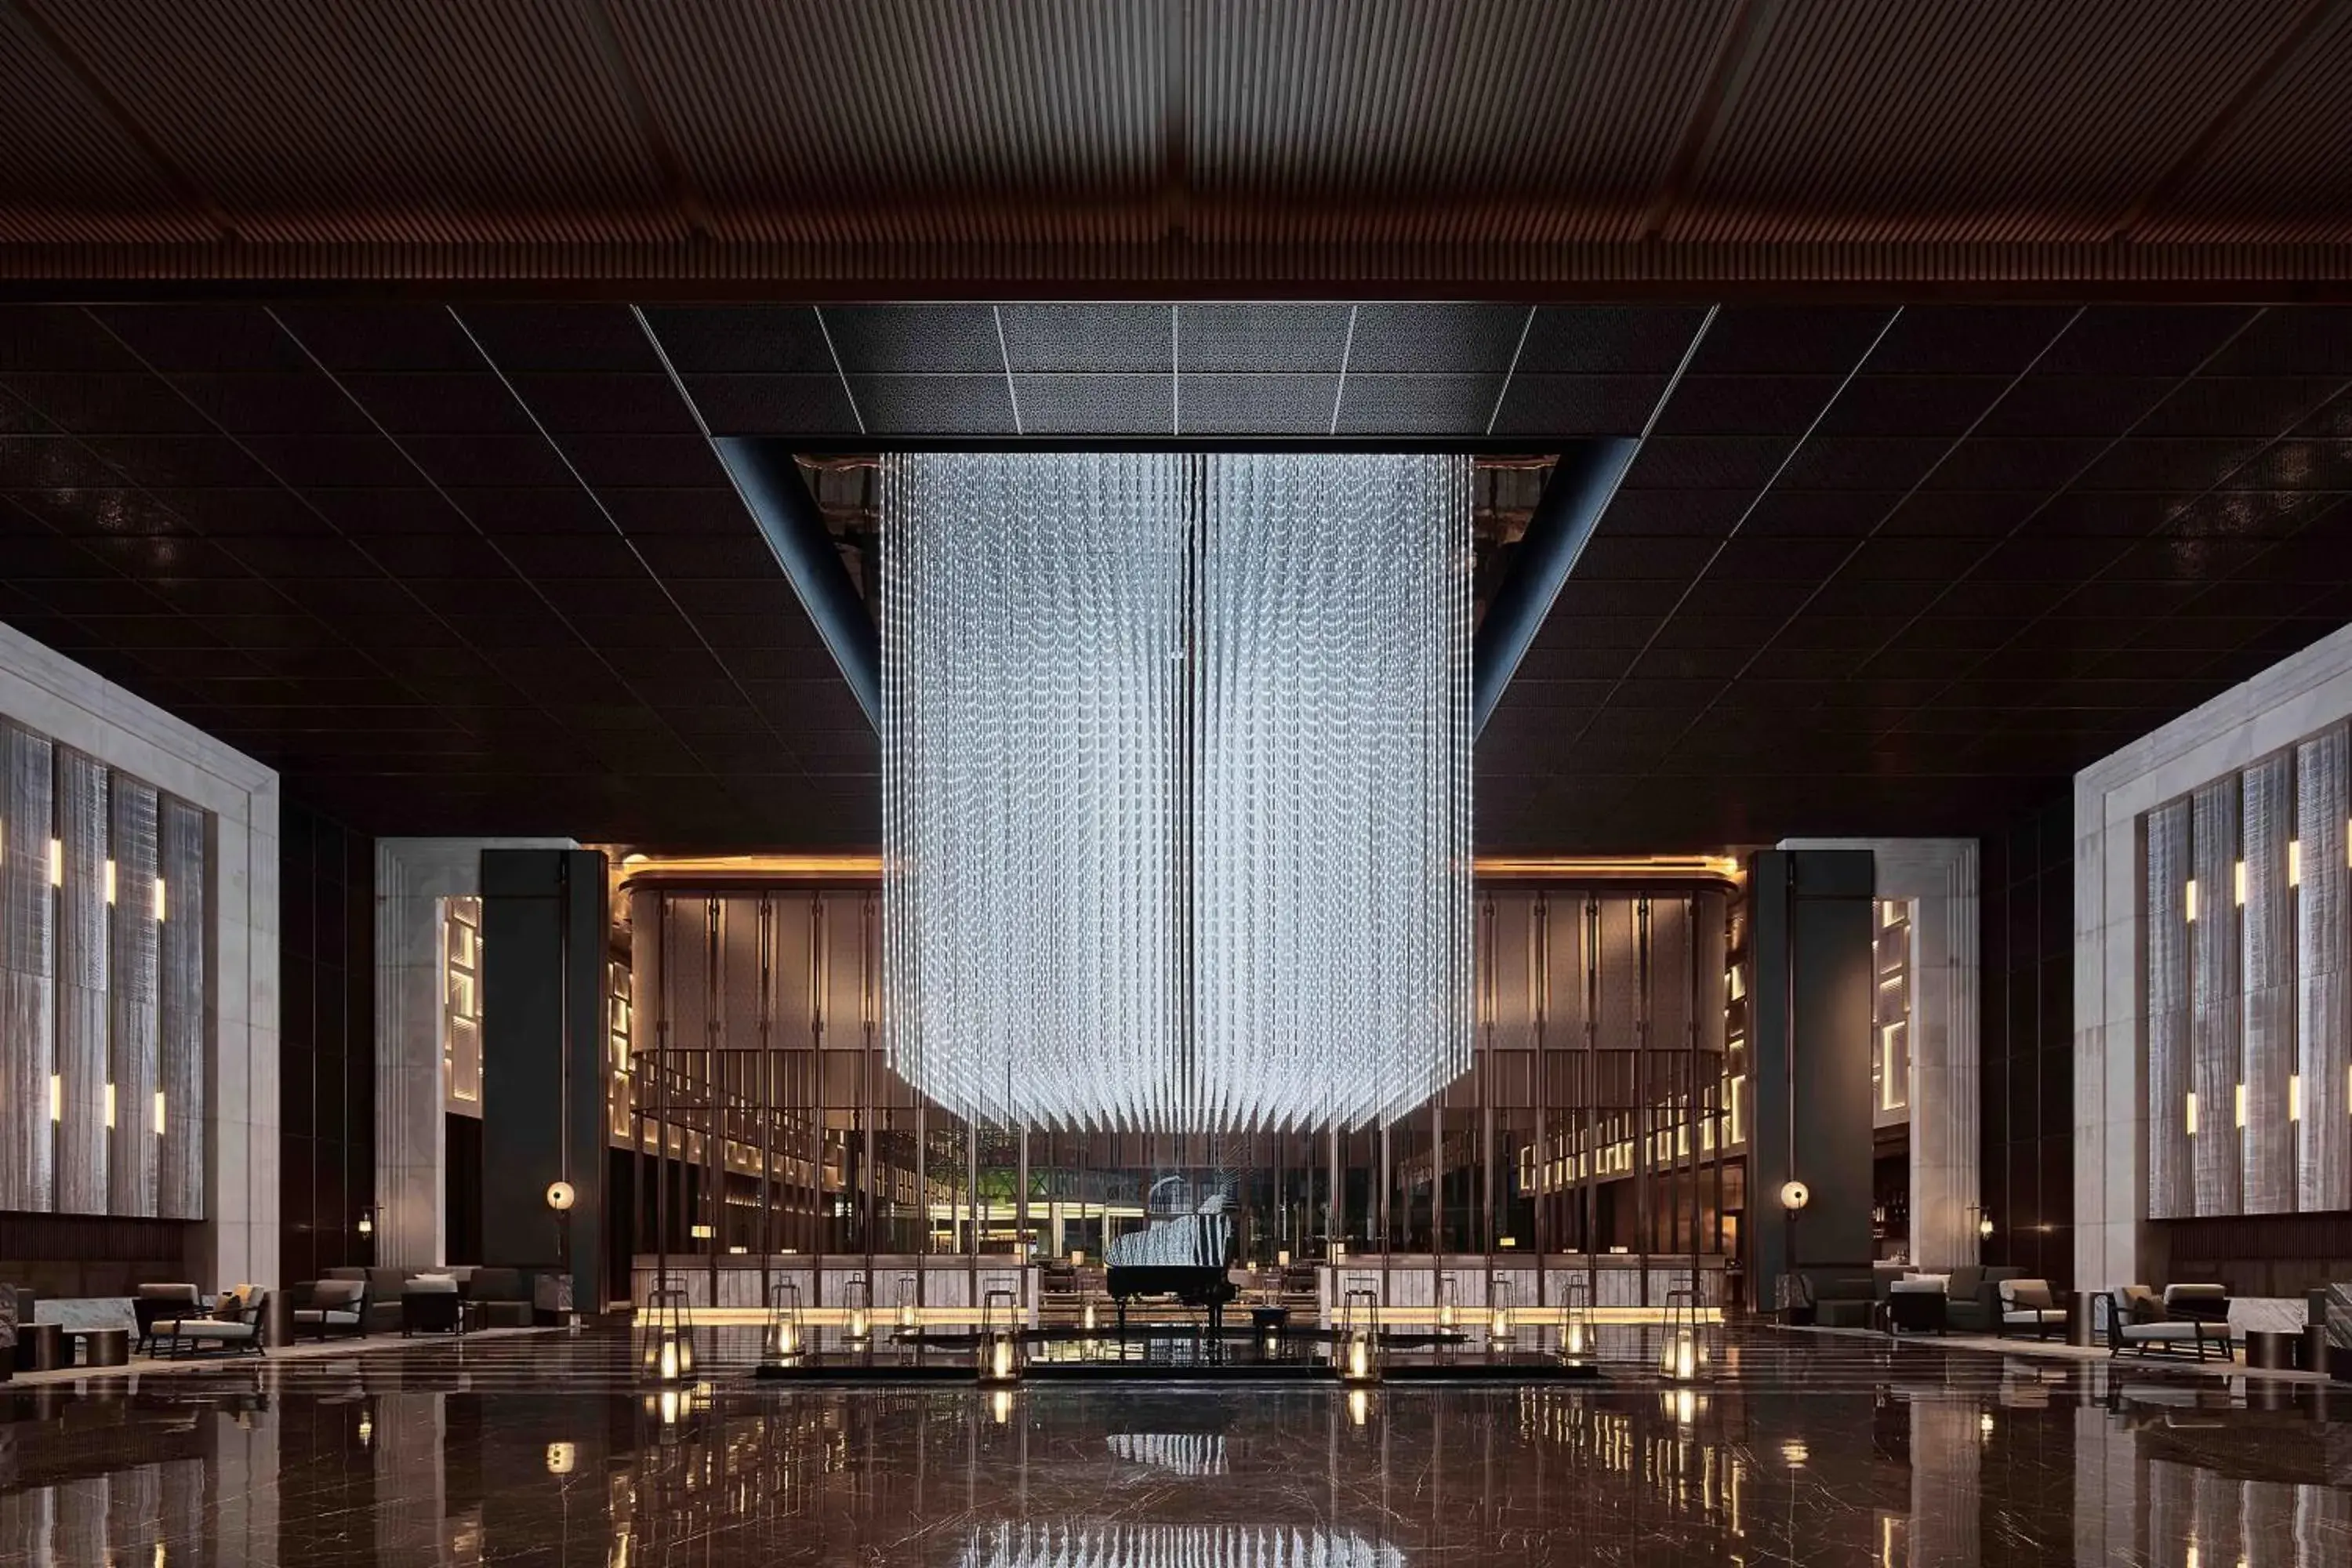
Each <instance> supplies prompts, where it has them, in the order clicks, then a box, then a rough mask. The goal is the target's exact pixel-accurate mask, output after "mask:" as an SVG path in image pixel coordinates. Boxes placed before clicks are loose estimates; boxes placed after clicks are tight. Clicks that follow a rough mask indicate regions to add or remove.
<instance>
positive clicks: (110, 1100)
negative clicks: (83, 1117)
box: [106, 1084, 114, 1132]
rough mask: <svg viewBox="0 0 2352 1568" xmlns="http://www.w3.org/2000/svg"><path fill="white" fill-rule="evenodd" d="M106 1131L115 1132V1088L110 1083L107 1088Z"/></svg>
mask: <svg viewBox="0 0 2352 1568" xmlns="http://www.w3.org/2000/svg"><path fill="white" fill-rule="evenodd" d="M106 1130H107V1131H109V1132H111V1131H114V1086H113V1085H112V1084H108V1085H107V1086H106Z"/></svg>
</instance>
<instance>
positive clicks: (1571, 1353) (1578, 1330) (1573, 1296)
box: [1559, 1279, 1599, 1361]
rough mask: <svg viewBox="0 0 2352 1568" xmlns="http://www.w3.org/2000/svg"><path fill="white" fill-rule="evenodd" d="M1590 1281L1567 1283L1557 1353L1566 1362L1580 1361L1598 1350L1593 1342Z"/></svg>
mask: <svg viewBox="0 0 2352 1568" xmlns="http://www.w3.org/2000/svg"><path fill="white" fill-rule="evenodd" d="M1592 1336H1593V1323H1592V1281H1591V1280H1590V1279H1570V1280H1569V1281H1568V1304H1567V1307H1566V1309H1565V1310H1564V1313H1563V1315H1562V1317H1561V1319H1560V1326H1559V1353H1560V1355H1561V1357H1562V1358H1563V1359H1565V1360H1568V1361H1581V1360H1583V1359H1584V1358H1585V1357H1586V1356H1589V1355H1591V1354H1593V1353H1594V1352H1596V1351H1597V1349H1598V1348H1599V1347H1598V1346H1596V1345H1595V1344H1594V1342H1593V1337H1592Z"/></svg>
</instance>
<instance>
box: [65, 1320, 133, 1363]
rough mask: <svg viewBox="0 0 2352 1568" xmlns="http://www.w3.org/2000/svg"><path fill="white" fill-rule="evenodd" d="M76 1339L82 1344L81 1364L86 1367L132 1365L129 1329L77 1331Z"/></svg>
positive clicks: (75, 1333)
mask: <svg viewBox="0 0 2352 1568" xmlns="http://www.w3.org/2000/svg"><path fill="white" fill-rule="evenodd" d="M74 1338H76V1339H78V1340H79V1341H80V1342H81V1363H82V1365H84V1366H129V1365H130V1364H131V1331H130V1330H129V1329H77V1330H75V1331H74Z"/></svg>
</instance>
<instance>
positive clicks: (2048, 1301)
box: [1993, 1279, 2066, 1340]
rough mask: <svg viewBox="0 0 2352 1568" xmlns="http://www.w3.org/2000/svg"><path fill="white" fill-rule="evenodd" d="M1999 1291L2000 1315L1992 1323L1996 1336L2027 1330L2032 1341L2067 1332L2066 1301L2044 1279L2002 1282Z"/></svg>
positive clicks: (2007, 1280)
mask: <svg viewBox="0 0 2352 1568" xmlns="http://www.w3.org/2000/svg"><path fill="white" fill-rule="evenodd" d="M1998 1289H2000V1316H1999V1317H1998V1318H1997V1319H1995V1320H1994V1323H1993V1333H1994V1335H1995V1336H1996V1337H2000V1336H2004V1335H2008V1334H2013V1333H2025V1332H2029V1331H2030V1332H2032V1335H2033V1337H2034V1338H2035V1339H2037V1340H2046V1339H2048V1338H2050V1337H2051V1335H2052V1334H2053V1332H2054V1333H2058V1334H2062V1335H2063V1333H2064V1332H2065V1331H2066V1303H2065V1300H2064V1299H2063V1297H2062V1296H2061V1295H2060V1294H2059V1293H2058V1292H2057V1291H2054V1290H2053V1289H2050V1281H2048V1280H2047V1279H2003V1280H2000V1282H1999V1284H1998Z"/></svg>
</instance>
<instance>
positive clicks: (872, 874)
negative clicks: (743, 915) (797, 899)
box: [621, 854, 882, 881]
mask: <svg viewBox="0 0 2352 1568" xmlns="http://www.w3.org/2000/svg"><path fill="white" fill-rule="evenodd" d="M881 875H882V857H881V856H879V855H867V854H843V855H626V856H624V857H622V859H621V877H622V879H623V880H624V881H626V880H630V879H635V878H637V877H663V878H682V877H740V878H748V879H756V878H761V877H775V878H780V879H795V880H807V879H811V878H815V879H825V878H833V879H839V880H842V881H874V880H877V879H879V878H880V877H881Z"/></svg>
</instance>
